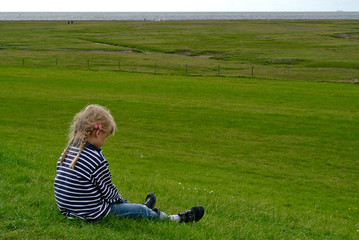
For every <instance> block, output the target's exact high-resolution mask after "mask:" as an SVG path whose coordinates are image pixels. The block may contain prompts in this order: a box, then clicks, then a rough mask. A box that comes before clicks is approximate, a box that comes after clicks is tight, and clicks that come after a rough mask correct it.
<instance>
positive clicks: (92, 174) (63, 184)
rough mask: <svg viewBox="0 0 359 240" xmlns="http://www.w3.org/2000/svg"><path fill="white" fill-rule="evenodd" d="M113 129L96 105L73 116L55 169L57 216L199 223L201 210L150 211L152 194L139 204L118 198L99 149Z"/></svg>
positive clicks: (108, 117)
mask: <svg viewBox="0 0 359 240" xmlns="http://www.w3.org/2000/svg"><path fill="white" fill-rule="evenodd" d="M115 129H116V123H115V121H114V119H113V117H112V115H111V114H110V111H109V110H108V109H106V108H105V107H102V106H100V105H96V104H94V105H89V106H87V107H85V108H84V109H83V110H82V111H80V112H79V113H77V114H76V115H75V117H74V119H73V121H72V124H71V127H70V132H69V143H68V146H67V147H66V149H65V150H64V152H63V153H62V155H61V157H60V159H59V161H58V163H57V169H56V178H55V184H54V185H55V199H56V204H57V206H58V208H59V210H60V211H61V213H62V214H63V215H65V216H67V217H68V218H73V217H76V218H80V219H84V220H88V221H94V220H99V219H102V218H104V217H106V216H108V215H109V214H110V213H111V214H113V215H115V216H117V217H120V218H141V217H143V218H147V219H166V218H169V219H170V220H173V221H177V222H193V221H199V220H200V219H201V218H202V217H203V215H204V209H203V207H201V206H197V207H193V208H191V209H190V210H187V211H185V212H182V213H179V214H175V215H170V216H168V215H167V214H165V213H164V212H161V211H159V210H158V209H157V208H154V207H155V203H156V198H155V195H154V194H153V193H149V194H148V195H147V197H146V200H145V202H144V203H143V204H133V203H130V202H129V201H128V200H124V199H123V198H122V196H121V195H120V194H119V193H118V191H117V188H116V187H115V185H113V184H112V181H111V177H112V176H111V173H110V171H109V168H108V166H109V165H108V162H107V161H106V159H105V156H104V155H103V154H102V150H101V149H100V147H102V146H103V145H104V144H105V141H106V138H107V137H108V136H112V135H114V133H115Z"/></svg>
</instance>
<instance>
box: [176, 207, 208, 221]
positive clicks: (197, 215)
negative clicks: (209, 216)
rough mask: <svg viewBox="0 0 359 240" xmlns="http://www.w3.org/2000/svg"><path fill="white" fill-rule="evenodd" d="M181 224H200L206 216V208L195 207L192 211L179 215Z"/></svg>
mask: <svg viewBox="0 0 359 240" xmlns="http://www.w3.org/2000/svg"><path fill="white" fill-rule="evenodd" d="M178 215H179V216H180V222H185V223H188V222H193V221H196V222H198V221H199V220H201V218H202V217H203V215H204V208H203V207H202V206H197V207H193V208H191V209H190V210H187V211H185V212H182V213H179V214H178Z"/></svg>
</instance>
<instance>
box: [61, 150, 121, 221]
mask: <svg viewBox="0 0 359 240" xmlns="http://www.w3.org/2000/svg"><path fill="white" fill-rule="evenodd" d="M78 152H79V148H77V147H72V146H70V147H69V149H68V151H67V155H66V157H65V160H64V162H63V164H62V166H61V164H60V160H61V157H60V159H59V161H58V163H57V169H56V178H55V184H54V185H55V199H56V204H57V206H58V208H59V209H60V211H61V213H62V214H63V215H65V216H67V217H69V218H72V217H78V218H81V219H86V220H98V219H102V218H104V217H105V216H107V215H108V213H109V211H110V204H111V203H115V202H117V201H119V200H121V199H122V196H121V195H120V194H119V193H118V191H117V188H116V187H115V185H113V184H112V181H111V178H112V176H111V173H110V170H109V169H108V162H107V160H106V159H105V156H104V155H103V154H102V150H101V149H100V148H98V147H96V146H94V145H92V144H87V145H86V146H85V147H84V149H83V151H82V152H81V154H80V157H79V159H78V161H77V163H76V165H75V169H72V168H71V167H70V164H71V162H72V160H73V159H74V158H75V157H76V155H77V154H78ZM62 154H64V153H62ZM61 156H62V155H61Z"/></svg>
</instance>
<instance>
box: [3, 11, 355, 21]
mask: <svg viewBox="0 0 359 240" xmlns="http://www.w3.org/2000/svg"><path fill="white" fill-rule="evenodd" d="M248 19H249V20H256V19H260V20H275V19H283V20H284V19H293V20H299V19H303V20H305V19H308V20H311V19H312V20H315V19H334V20H335V19H338V20H339V19H343V20H353V19H359V12H342V11H337V12H0V21H68V20H73V21H86V20H87V21H89V20H90V21H111V20H117V21H130V20H140V21H143V20H146V21H168V20H248Z"/></svg>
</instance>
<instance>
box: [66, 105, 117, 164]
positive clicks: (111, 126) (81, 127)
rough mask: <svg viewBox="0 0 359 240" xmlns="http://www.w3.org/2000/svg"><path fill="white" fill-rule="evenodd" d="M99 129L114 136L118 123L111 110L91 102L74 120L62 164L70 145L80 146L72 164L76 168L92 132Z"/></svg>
mask: <svg viewBox="0 0 359 240" xmlns="http://www.w3.org/2000/svg"><path fill="white" fill-rule="evenodd" d="M97 129H100V130H101V131H103V132H104V133H107V134H108V135H109V136H113V135H114V134H115V130H116V123H115V120H114V118H113V117H112V115H111V113H110V110H108V109H107V108H106V107H103V106H100V105H98V104H91V105H88V106H86V107H85V108H83V109H82V110H81V111H80V112H79V113H77V114H76V115H75V117H74V119H73V120H72V123H71V126H70V129H69V133H68V139H69V142H68V146H67V148H66V149H65V151H64V153H63V154H62V157H61V165H62V164H63V162H64V160H65V157H66V155H67V151H68V150H69V147H70V145H71V146H74V147H78V148H79V149H80V151H79V153H78V154H77V155H76V157H75V158H74V160H73V161H72V163H71V165H70V167H71V168H72V169H74V168H75V165H76V163H77V160H78V159H79V157H80V154H81V152H82V150H83V149H84V147H85V145H86V143H87V139H88V138H89V136H90V135H91V133H92V132H93V131H94V130H97Z"/></svg>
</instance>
